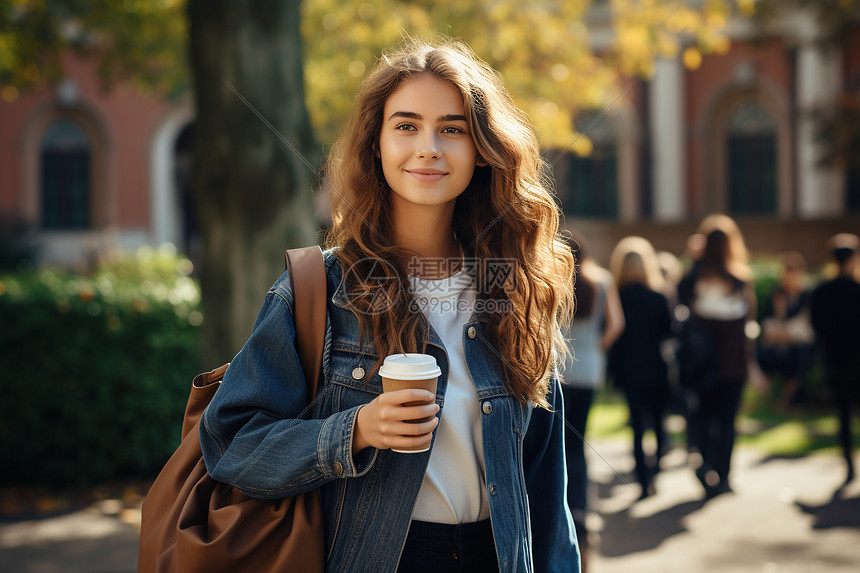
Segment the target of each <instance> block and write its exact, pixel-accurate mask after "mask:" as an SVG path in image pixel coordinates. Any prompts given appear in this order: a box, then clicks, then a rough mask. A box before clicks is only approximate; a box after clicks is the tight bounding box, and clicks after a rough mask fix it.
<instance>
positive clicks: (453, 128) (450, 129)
mask: <svg viewBox="0 0 860 573" xmlns="http://www.w3.org/2000/svg"><path fill="white" fill-rule="evenodd" d="M442 133H466V130H464V129H462V128H459V127H456V126H454V125H450V126H448V127H446V128H444V129H443V130H442Z"/></svg>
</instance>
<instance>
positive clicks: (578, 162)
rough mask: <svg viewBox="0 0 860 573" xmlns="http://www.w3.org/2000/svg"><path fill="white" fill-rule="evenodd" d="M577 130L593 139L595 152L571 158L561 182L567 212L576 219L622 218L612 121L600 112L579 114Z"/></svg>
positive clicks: (571, 155) (572, 154)
mask: <svg viewBox="0 0 860 573" xmlns="http://www.w3.org/2000/svg"><path fill="white" fill-rule="evenodd" d="M575 125H576V128H577V129H578V130H579V131H580V132H581V133H584V134H585V135H587V136H588V138H589V139H590V140H591V143H592V145H593V148H592V151H591V153H590V154H589V155H588V156H585V157H581V156H579V155H576V154H574V153H571V154H569V155H568V156H567V157H568V159H567V170H566V173H565V176H564V181H563V182H559V187H560V189H559V190H560V191H561V193H560V194H561V195H562V204H563V206H564V212H565V213H566V214H568V215H572V216H574V217H605V218H610V219H614V218H616V217H617V216H618V151H617V146H616V140H617V138H616V133H615V127H614V126H613V125H612V121H611V120H610V119H609V118H608V117H606V116H605V115H604V116H600V115H598V113H597V112H584V113H581V114H579V116H578V117H577V119H576V122H575Z"/></svg>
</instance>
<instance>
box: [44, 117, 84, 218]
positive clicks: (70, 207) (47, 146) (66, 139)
mask: <svg viewBox="0 0 860 573" xmlns="http://www.w3.org/2000/svg"><path fill="white" fill-rule="evenodd" d="M40 151H41V175H42V179H41V181H42V194H41V195H42V227H43V228H44V229H48V230H75V229H86V228H88V227H89V226H90V184H91V180H90V153H91V145H90V138H89V136H88V135H87V133H86V131H84V129H83V128H82V127H81V126H80V125H79V124H78V123H77V122H75V121H72V120H70V119H60V120H57V121H55V122H54V123H52V124H51V125H50V126H49V127H48V129H47V130H45V133H44V135H42V141H41V144H40Z"/></svg>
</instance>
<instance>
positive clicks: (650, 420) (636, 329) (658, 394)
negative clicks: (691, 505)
mask: <svg viewBox="0 0 860 573" xmlns="http://www.w3.org/2000/svg"><path fill="white" fill-rule="evenodd" d="M610 267H611V270H612V272H613V275H614V276H615V280H616V282H617V283H618V293H619V295H620V298H621V307H622V309H623V310H624V321H625V323H626V325H627V326H626V328H625V330H624V332H623V333H622V334H621V336H620V337H619V338H618V340H617V341H616V342H615V344H614V345H613V346H612V349H611V351H610V358H609V360H610V369H611V371H612V374H613V379H614V382H615V385H616V387H618V388H620V389H621V390H622V391H623V392H624V395H625V396H626V398H627V404H628V407H629V409H630V425H631V426H632V427H633V456H634V458H635V460H636V478H637V480H638V481H639V484H640V485H641V486H642V494H641V496H640V499H642V498H645V497H648V496H649V495H651V494H652V493H653V490H654V488H653V483H652V482H653V479H654V476H655V475H656V473H657V471H658V468H659V461H660V457H661V456H662V454H663V453H665V449H666V438H665V431H664V428H663V419H664V417H665V412H666V407H667V404H668V401H669V377H668V369H667V366H666V363H665V362H664V361H663V358H662V355H661V353H660V345H661V343H662V341H663V340H665V339H666V338H667V337H668V336H669V335H670V334H671V317H670V314H669V303H668V300H667V299H666V296H665V295H663V294H662V293H661V292H660V291H661V290H662V282H663V278H662V274H661V273H660V268H659V265H658V263H657V257H656V254H655V253H654V248H653V247H652V246H651V243H649V242H648V241H647V240H646V239H643V238H641V237H627V238H625V239H623V240H622V241H621V242H619V243H618V245H617V246H616V247H615V250H614V251H613V253H612V257H611V260H610ZM649 428H651V429H653V430H654V434H655V438H656V441H657V451H656V456H655V458H656V460H654V461H649V460H648V459H647V458H646V455H645V451H644V448H643V446H642V442H643V438H644V434H645V431H646V430H647V429H649Z"/></svg>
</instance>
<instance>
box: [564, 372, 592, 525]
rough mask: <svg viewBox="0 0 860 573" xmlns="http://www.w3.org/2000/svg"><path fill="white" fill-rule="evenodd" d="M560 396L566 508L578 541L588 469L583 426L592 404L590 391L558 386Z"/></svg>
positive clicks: (583, 512)
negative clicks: (565, 465) (559, 387)
mask: <svg viewBox="0 0 860 573" xmlns="http://www.w3.org/2000/svg"><path fill="white" fill-rule="evenodd" d="M561 392H562V394H563V395H564V421H565V429H564V450H565V455H566V458H567V505H568V506H569V507H570V512H571V513H572V514H573V524H574V526H575V527H576V535H577V537H578V538H579V539H580V540H584V539H585V538H586V536H585V534H586V531H585V512H586V504H587V496H588V467H587V466H586V462H585V441H584V438H585V425H586V422H588V411H589V410H590V409H591V403H592V402H593V401H594V390H592V389H591V388H577V387H575V386H571V385H569V384H562V385H561Z"/></svg>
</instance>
